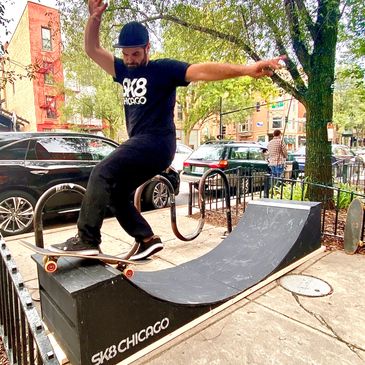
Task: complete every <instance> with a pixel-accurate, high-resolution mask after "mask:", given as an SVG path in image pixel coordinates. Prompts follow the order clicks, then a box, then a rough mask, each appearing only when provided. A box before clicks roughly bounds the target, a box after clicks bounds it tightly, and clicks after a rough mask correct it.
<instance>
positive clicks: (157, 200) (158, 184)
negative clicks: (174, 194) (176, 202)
mask: <svg viewBox="0 0 365 365" xmlns="http://www.w3.org/2000/svg"><path fill="white" fill-rule="evenodd" d="M143 197H144V199H143V201H144V204H145V206H146V207H147V208H150V209H151V208H152V209H161V208H165V207H166V206H167V203H168V201H169V189H168V187H167V185H166V184H165V183H163V182H162V181H152V182H151V183H150V184H148V185H147V186H146V188H145V190H144V192H143Z"/></svg>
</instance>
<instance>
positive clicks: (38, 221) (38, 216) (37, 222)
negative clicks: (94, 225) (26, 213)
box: [33, 183, 139, 260]
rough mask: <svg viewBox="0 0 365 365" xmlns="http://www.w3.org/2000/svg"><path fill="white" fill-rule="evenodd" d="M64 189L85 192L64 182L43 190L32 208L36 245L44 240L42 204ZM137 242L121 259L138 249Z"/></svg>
mask: <svg viewBox="0 0 365 365" xmlns="http://www.w3.org/2000/svg"><path fill="white" fill-rule="evenodd" d="M65 191H72V192H76V193H79V194H81V195H84V194H85V191H86V189H85V188H84V187H83V186H81V185H77V184H70V183H64V184H58V185H55V186H53V187H51V188H49V189H48V190H47V191H45V192H44V193H43V194H42V195H41V197H40V198H39V200H38V202H37V204H36V206H35V208H34V223H33V225H34V235H35V243H36V246H37V247H42V248H43V247H44V240H43V220H42V213H43V209H44V206H45V205H46V203H47V201H48V200H49V199H50V198H51V197H53V196H54V195H56V194H58V193H60V192H65ZM138 246H139V244H138V243H137V242H136V243H135V244H134V245H133V246H132V247H131V249H130V250H129V251H128V252H127V253H125V255H123V256H121V258H122V259H125V260H128V259H129V258H130V257H131V256H133V255H134V254H135V253H136V252H137V249H138Z"/></svg>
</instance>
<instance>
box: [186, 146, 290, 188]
mask: <svg viewBox="0 0 365 365" xmlns="http://www.w3.org/2000/svg"><path fill="white" fill-rule="evenodd" d="M265 151H266V148H265V147H264V146H262V145H260V144H258V143H255V142H253V143H247V142H233V141H220V142H209V143H205V144H202V145H201V146H200V147H198V148H197V149H196V150H195V151H194V152H193V153H192V154H191V155H190V156H189V158H188V159H187V160H186V161H185V162H184V169H183V172H182V174H181V179H182V180H183V181H188V182H197V181H199V179H200V178H201V177H202V175H203V174H204V173H205V172H206V171H207V170H208V169H211V168H218V169H221V170H224V171H227V170H231V169H234V168H237V167H241V168H242V170H241V171H242V174H243V175H246V176H252V177H253V178H252V179H251V180H250V182H253V183H254V184H255V185H254V186H253V187H254V188H256V187H258V186H260V187H261V186H262V184H263V178H262V177H263V176H264V175H265V174H267V173H269V167H268V162H267V160H266V155H265ZM289 164H290V165H291V164H292V162H288V165H289ZM251 188H252V187H251V186H245V187H244V189H245V190H246V191H247V190H251Z"/></svg>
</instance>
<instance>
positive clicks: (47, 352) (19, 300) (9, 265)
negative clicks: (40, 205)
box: [0, 237, 59, 365]
mask: <svg viewBox="0 0 365 365" xmlns="http://www.w3.org/2000/svg"><path fill="white" fill-rule="evenodd" d="M0 279H1V282H0V337H1V338H2V339H3V343H4V346H5V350H6V352H7V355H8V359H9V363H10V364H19V365H33V364H46V365H59V362H58V360H57V358H56V356H55V353H54V351H53V348H52V346H51V343H50V341H49V339H48V337H47V335H46V332H45V328H44V326H43V324H42V320H41V318H40V317H39V314H38V312H37V310H36V308H35V307H34V303H33V301H32V298H31V296H30V294H29V292H28V290H27V289H26V287H25V285H24V282H23V280H22V277H21V275H20V273H19V271H18V269H17V267H16V265H15V262H14V260H13V259H12V256H11V254H10V251H9V250H8V248H7V247H6V244H5V242H4V240H3V239H2V237H0Z"/></svg>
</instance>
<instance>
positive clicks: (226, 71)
mask: <svg viewBox="0 0 365 365" xmlns="http://www.w3.org/2000/svg"><path fill="white" fill-rule="evenodd" d="M285 58H286V57H285V56H280V57H276V58H273V59H271V60H262V61H258V62H255V63H253V64H250V65H234V64H229V63H214V62H207V63H196V64H192V65H190V66H189V67H188V69H187V70H186V76H185V79H186V81H190V82H192V81H219V80H226V79H231V78H234V77H240V76H250V77H253V78H260V77H263V76H272V75H273V73H274V71H275V70H278V69H280V68H282V67H283V66H282V63H281V62H282V61H283V60H285Z"/></svg>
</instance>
